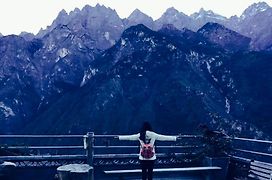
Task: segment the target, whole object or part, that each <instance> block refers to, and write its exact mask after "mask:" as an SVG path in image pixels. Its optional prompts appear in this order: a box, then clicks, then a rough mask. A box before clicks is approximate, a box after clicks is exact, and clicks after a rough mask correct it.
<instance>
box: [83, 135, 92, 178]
mask: <svg viewBox="0 0 272 180" xmlns="http://www.w3.org/2000/svg"><path fill="white" fill-rule="evenodd" d="M84 148H85V149H86V154H87V164H89V165H90V166H91V167H92V168H93V167H94V166H93V162H94V133H93V132H88V133H87V135H86V136H84ZM90 173H91V179H92V180H93V179H94V169H92V171H91V172H90Z"/></svg>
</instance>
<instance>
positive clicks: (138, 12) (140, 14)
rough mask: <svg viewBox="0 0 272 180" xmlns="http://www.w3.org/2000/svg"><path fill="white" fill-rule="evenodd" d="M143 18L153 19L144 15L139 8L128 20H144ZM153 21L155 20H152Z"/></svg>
mask: <svg viewBox="0 0 272 180" xmlns="http://www.w3.org/2000/svg"><path fill="white" fill-rule="evenodd" d="M142 18H148V19H152V18H151V17H150V16H148V15H147V14H145V13H143V12H142V11H141V10H139V9H138V8H136V9H135V10H134V11H133V12H132V13H131V14H130V15H129V17H128V18H127V19H134V20H135V19H142ZM152 20H153V19H152Z"/></svg>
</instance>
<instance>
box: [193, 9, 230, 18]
mask: <svg viewBox="0 0 272 180" xmlns="http://www.w3.org/2000/svg"><path fill="white" fill-rule="evenodd" d="M190 17H192V18H194V19H196V20H197V19H202V18H212V19H218V20H226V19H227V18H226V17H224V16H221V15H219V14H217V13H214V12H213V11H212V10H205V9H204V8H201V9H200V10H199V12H195V13H193V14H191V15H190Z"/></svg>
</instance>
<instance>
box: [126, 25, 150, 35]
mask: <svg viewBox="0 0 272 180" xmlns="http://www.w3.org/2000/svg"><path fill="white" fill-rule="evenodd" d="M151 31H152V30H151V29H149V28H148V27H146V26H145V25H143V24H138V25H135V26H131V27H129V28H128V29H126V30H125V31H124V32H123V34H122V36H121V37H122V38H123V37H126V36H130V35H135V34H137V35H138V34H139V33H140V36H141V33H145V32H151Z"/></svg>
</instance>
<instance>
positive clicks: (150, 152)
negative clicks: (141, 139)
mask: <svg viewBox="0 0 272 180" xmlns="http://www.w3.org/2000/svg"><path fill="white" fill-rule="evenodd" d="M140 154H141V156H142V157H143V158H145V159H150V158H152V157H153V156H154V146H153V145H152V144H144V143H143V144H141V152H140Z"/></svg>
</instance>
